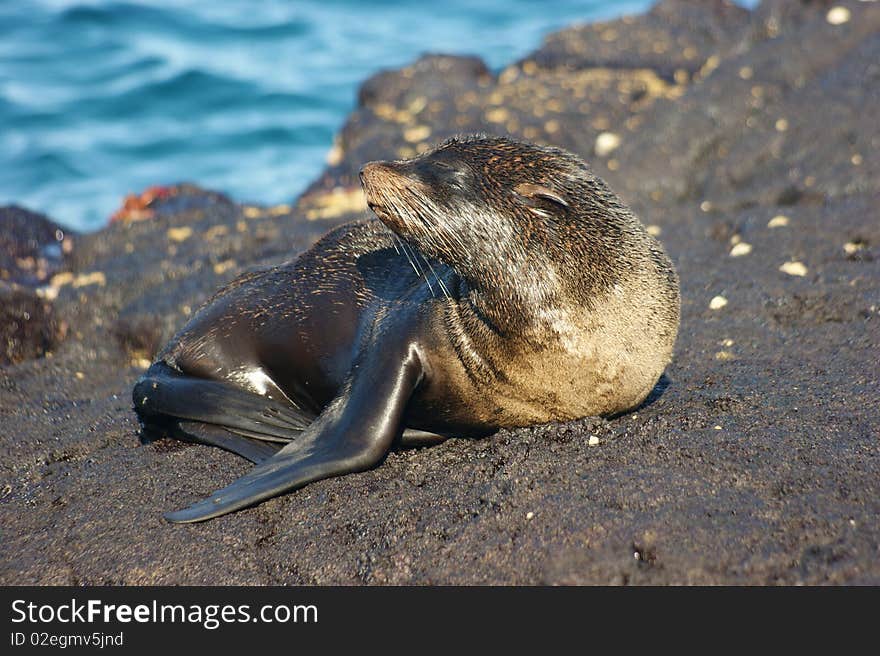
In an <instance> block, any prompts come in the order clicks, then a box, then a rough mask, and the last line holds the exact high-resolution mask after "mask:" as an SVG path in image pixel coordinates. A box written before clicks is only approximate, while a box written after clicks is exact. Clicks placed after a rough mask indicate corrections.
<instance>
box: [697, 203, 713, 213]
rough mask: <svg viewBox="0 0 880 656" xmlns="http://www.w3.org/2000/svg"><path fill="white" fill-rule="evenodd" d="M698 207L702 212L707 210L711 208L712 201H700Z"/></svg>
mask: <svg viewBox="0 0 880 656" xmlns="http://www.w3.org/2000/svg"><path fill="white" fill-rule="evenodd" d="M700 209H701V210H703V211H704V212H708V211H709V210H711V209H712V203H710V202H709V201H708V200H704V201H703V202H702V203H700Z"/></svg>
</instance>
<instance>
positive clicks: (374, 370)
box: [165, 339, 424, 523]
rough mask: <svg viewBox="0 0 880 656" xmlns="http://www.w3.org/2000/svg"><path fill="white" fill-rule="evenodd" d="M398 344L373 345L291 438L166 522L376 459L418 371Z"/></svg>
mask: <svg viewBox="0 0 880 656" xmlns="http://www.w3.org/2000/svg"><path fill="white" fill-rule="evenodd" d="M397 342H398V344H397V345H398V352H397V353H396V354H395V353H394V352H393V351H392V352H389V350H383V349H377V348H371V349H370V350H369V351H368V353H367V355H366V356H365V358H364V361H363V362H360V363H359V364H358V365H357V366H355V368H354V371H355V372H357V373H356V374H355V375H353V376H352V377H350V378H349V379H348V380H347V381H346V383H345V385H343V387H342V389H341V390H340V393H339V395H338V396H337V397H336V398H335V399H334V400H333V401H332V402H331V403H330V404H329V405H328V406H327V407H326V408H325V409H324V411H323V412H322V413H321V414H320V415H319V416H318V418H317V419H316V420H315V422H314V423H313V424H312V425H311V426H309V427H308V428H307V429H306V430H304V431H303V432H302V433H301V434H300V436H299V437H298V438H297V439H296V440H295V441H293V442H291V443H290V444H288V445H287V446H285V447H284V448H283V449H281V451H279V452H278V453H277V454H275V455H274V456H272V457H271V458H269V459H268V460H266V461H265V462H264V463H262V464H260V465H257V466H256V467H254V469H253V470H251V471H250V472H249V473H248V474H246V475H244V476H242V477H241V478H239V479H238V480H237V481H235V482H234V483H233V484H232V485H229V486H227V487H225V488H223V489H221V490H217V491H216V492H214V493H213V494H212V495H211V496H210V497H208V498H207V499H204V500H203V501H199V502H198V503H195V504H193V505H192V506H190V507H189V508H186V509H184V510H178V511H176V512H171V513H167V514H166V515H165V517H166V519H168V520H169V521H172V522H179V523H183V522H199V521H202V520H205V519H211V518H213V517H217V516H219V515H225V514H226V513H230V512H233V511H235V510H239V509H241V508H245V507H247V506H250V505H253V504H254V503H257V502H258V501H262V500H264V499H268V498H270V497H273V496H276V495H278V494H281V493H282V492H286V491H288V490H291V489H293V488H297V487H301V486H303V485H305V484H306V483H310V482H312V481H316V480H319V479H322V478H329V477H331V476H338V475H340V474H346V473H349V472H356V471H363V470H365V469H368V468H370V467H372V466H373V465H375V464H377V463H378V462H379V461H381V460H382V458H383V457H384V456H385V455H386V454H387V453H388V451H389V450H390V448H391V445H392V443H393V442H394V440H395V439H397V438H398V437H399V436H400V435H401V433H402V428H401V418H402V416H403V412H404V409H405V407H406V404H407V402H408V401H409V399H410V397H411V396H412V393H413V391H414V390H415V389H416V387H417V386H418V384H419V382H420V381H421V379H422V376H423V371H424V369H423V367H422V362H421V360H420V358H419V353H418V348H417V347H416V346H415V345H413V344H411V343H409V342H408V341H405V340H401V339H398V340H397ZM395 355H396V357H395Z"/></svg>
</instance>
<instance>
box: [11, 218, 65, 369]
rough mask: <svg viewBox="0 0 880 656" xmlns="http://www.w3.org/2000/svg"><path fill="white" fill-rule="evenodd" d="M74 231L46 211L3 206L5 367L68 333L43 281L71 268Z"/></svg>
mask: <svg viewBox="0 0 880 656" xmlns="http://www.w3.org/2000/svg"><path fill="white" fill-rule="evenodd" d="M72 248H73V240H72V233H71V232H70V231H65V230H63V229H62V228H61V226H59V225H58V224H57V223H54V222H53V221H50V220H49V219H47V218H46V217H45V216H43V215H42V214H37V213H35V212H30V211H28V210H26V209H24V208H21V207H17V206H15V205H9V206H5V207H0V366H2V365H6V364H10V363H16V362H21V361H23V360H27V359H29V358H35V357H39V356H42V355H44V354H45V353H46V352H48V351H50V350H51V349H52V348H53V347H54V346H55V344H57V343H58V342H59V341H60V340H61V339H63V338H64V335H65V333H66V328H65V324H64V322H60V323H59V322H58V321H56V319H55V317H54V314H53V307H52V303H51V299H48V298H47V297H46V295H45V294H43V293H42V291H43V290H41V289H38V286H41V285H45V284H46V283H48V282H49V280H50V279H51V278H52V276H53V275H55V274H57V273H59V272H60V271H61V270H62V269H64V268H65V267H66V264H65V260H66V259H67V257H68V256H69V254H70V252H71V250H72Z"/></svg>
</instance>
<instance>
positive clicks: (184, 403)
mask: <svg viewBox="0 0 880 656" xmlns="http://www.w3.org/2000/svg"><path fill="white" fill-rule="evenodd" d="M132 400H133V402H134V405H135V410H136V411H137V413H138V414H139V415H140V416H141V418H142V419H144V420H145V421H149V420H150V418H151V417H153V416H156V415H160V416H161V415H167V416H171V417H176V418H178V419H188V420H192V421H201V422H204V423H208V424H215V425H218V426H224V427H226V428H228V429H229V430H231V431H233V432H236V431H241V432H242V433H244V434H245V435H247V436H248V437H258V438H259V439H261V440H268V441H275V442H289V441H291V440H293V439H295V438H296V437H297V436H298V435H299V433H300V432H301V431H302V430H303V429H305V428H306V427H307V426H308V425H309V424H310V423H311V422H312V421H313V420H314V415H313V414H311V413H309V412H306V411H304V410H302V409H300V408H298V407H296V406H294V405H292V404H290V403H286V402H281V401H276V400H274V399H271V398H269V397H266V396H260V395H258V394H254V393H253V392H249V391H247V390H244V389H241V388H239V387H235V386H233V385H230V384H229V383H225V382H221V381H215V380H207V379H203V378H194V377H191V376H187V375H185V374H182V373H180V372H178V371H176V370H174V369H172V368H171V367H169V366H168V365H166V364H164V363H161V362H158V363H155V364H154V365H153V366H151V367H150V369H149V370H148V371H147V372H146V373H145V374H144V375H143V376H142V377H141V378H140V380H138V382H137V383H136V384H135V386H134V390H133V391H132Z"/></svg>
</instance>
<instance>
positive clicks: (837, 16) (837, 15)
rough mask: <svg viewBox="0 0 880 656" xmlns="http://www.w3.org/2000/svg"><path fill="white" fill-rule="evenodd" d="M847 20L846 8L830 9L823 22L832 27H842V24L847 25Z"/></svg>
mask: <svg viewBox="0 0 880 656" xmlns="http://www.w3.org/2000/svg"><path fill="white" fill-rule="evenodd" d="M849 18H850V12H849V9H847V8H846V7H832V8H831V9H829V10H828V13H827V14H826V15H825V20H827V21H828V22H829V23H831V24H832V25H843V24H844V23H848V22H849Z"/></svg>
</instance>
